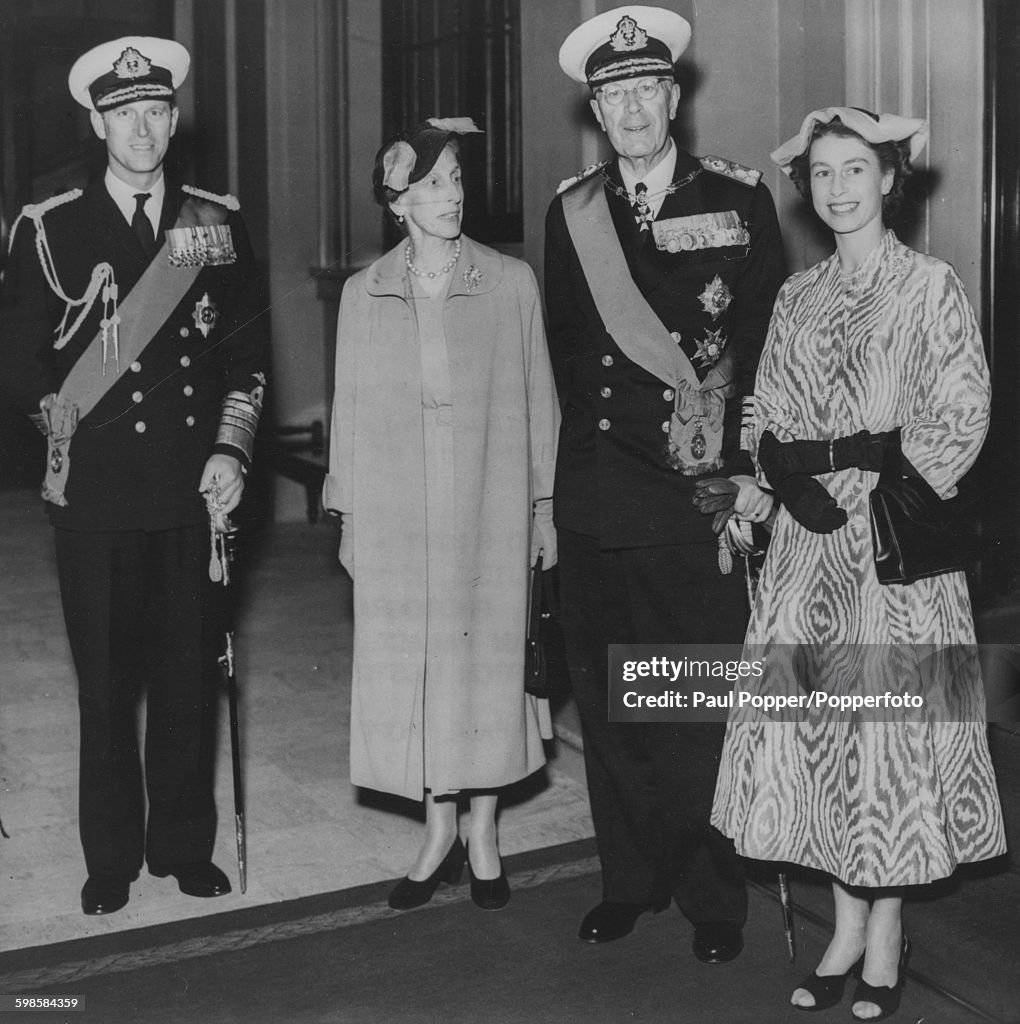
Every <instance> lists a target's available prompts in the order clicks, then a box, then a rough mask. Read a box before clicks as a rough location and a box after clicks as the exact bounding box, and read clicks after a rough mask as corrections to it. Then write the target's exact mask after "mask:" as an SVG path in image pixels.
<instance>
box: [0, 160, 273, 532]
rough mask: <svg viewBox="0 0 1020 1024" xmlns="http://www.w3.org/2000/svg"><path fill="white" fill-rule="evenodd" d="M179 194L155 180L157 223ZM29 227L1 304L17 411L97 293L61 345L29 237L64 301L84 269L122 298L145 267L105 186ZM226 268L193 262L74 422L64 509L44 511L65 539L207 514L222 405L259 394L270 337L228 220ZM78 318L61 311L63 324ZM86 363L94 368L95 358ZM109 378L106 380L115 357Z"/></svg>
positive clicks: (99, 306)
mask: <svg viewBox="0 0 1020 1024" xmlns="http://www.w3.org/2000/svg"><path fill="white" fill-rule="evenodd" d="M187 198H188V197H187V195H186V194H185V193H184V192H183V191H181V190H180V189H178V188H175V187H173V185H172V184H171V183H170V182H169V181H167V184H166V194H165V198H164V204H163V209H162V212H161V216H160V231H159V232H158V233H157V237H158V238H162V233H163V231H164V230H166V229H168V228H171V227H173V225H174V222H175V220H176V218H177V216H178V213H179V210H180V208H181V205H182V202H183V201H184V200H185V199H187ZM39 222H40V223H41V228H40V227H39V226H37V225H36V224H33V222H32V220H30V219H29V218H28V217H25V218H23V219H22V220H21V221H20V223H19V224H18V226H17V228H16V230H15V234H14V237H13V240H12V248H11V254H10V260H9V262H8V266H7V269H6V274H5V281H4V287H3V289H2V293H0V295H2V298H0V315H2V319H0V353H2V356H0V359H2V362H0V365H2V367H3V375H4V377H5V378H6V381H5V387H6V388H7V390H9V392H10V393H11V394H12V396H13V398H14V400H15V401H16V402H17V404H18V405H19V406H20V407H21V408H22V409H23V410H24V411H25V412H26V413H28V414H33V413H38V412H39V401H40V399H41V398H43V396H45V395H47V394H50V393H51V392H56V391H57V390H58V388H59V387H60V385H61V383H62V381H63V380H64V378H65V377H66V376H67V374H68V372H69V371H70V369H71V367H72V366H73V365H74V364H75V363H76V362H77V360H78V359H79V357H81V356H82V353H83V352H84V350H85V349H86V348H87V347H88V345H89V343H90V342H91V340H92V339H93V337H94V336H95V335H96V333H97V331H98V330H99V324H100V320H101V318H102V317H103V316H104V303H103V301H102V298H101V297H100V298H99V299H98V300H97V301H96V302H95V303H94V305H93V307H92V309H91V311H90V313H89V314H88V316H87V317H86V319H85V320H84V322H83V323H82V324H81V326H80V327H79V328H78V329H77V331H76V332H75V333H74V335H73V337H71V338H70V340H69V341H68V342H67V344H66V345H64V346H63V347H62V348H60V349H59V350H57V349H55V348H54V339H55V336H56V333H55V332H56V331H57V329H58V326H59V325H60V323H61V319H62V318H63V317H64V315H65V311H66V309H67V306H66V304H65V302H64V300H63V299H62V298H61V297H60V296H58V295H57V294H55V292H54V290H53V288H52V287H51V286H50V284H49V283H48V281H47V280H46V276H45V274H44V271H43V267H42V264H41V260H40V251H39V248H38V236H39V233H40V231H42V232H43V233H44V235H45V242H46V248H47V249H48V251H49V253H50V254H51V257H52V263H53V275H54V277H55V278H56V281H57V282H58V283H59V286H60V288H61V289H62V290H63V292H64V294H65V295H67V296H70V297H73V298H78V297H80V296H82V295H83V293H84V292H85V291H86V289H87V287H88V285H89V281H90V277H91V274H92V271H93V268H94V267H95V266H96V265H97V264H98V263H100V262H104V261H105V262H107V263H109V264H110V265H111V267H112V269H113V275H114V279H115V281H116V283H117V286H118V289H119V296H120V301H121V302H122V303H123V301H124V299H125V297H126V296H127V294H128V292H129V291H130V290H131V288H132V287H133V286H134V285H135V283H136V282H137V281H138V279H139V277H140V276H141V275H142V273H143V271H144V270H145V269H146V267H147V266H148V264H149V262H150V258H149V257H148V256H146V254H145V252H144V250H143V248H142V246H141V243H140V242H139V241H138V239H137V238H136V236H135V234H134V232H133V231H132V229H131V226H130V225H129V224H128V222H127V220H126V219H125V218H124V216H123V215H122V214H121V212H120V211H119V209H118V208H117V206H116V204H115V203H114V201H113V199H112V198H111V197H110V194H109V192H108V191H107V189H106V187H105V184H104V182H103V180H102V179H101V178H100V179H99V180H96V181H95V182H93V183H92V184H91V185H90V186H89V187H88V188H87V189H86V190H85V191H84V192H83V193H82V194H81V195H80V196H79V197H77V198H70V199H68V201H66V202H61V203H59V204H57V205H54V206H52V208H50V209H47V210H46V211H45V212H44V213H42V215H41V217H39ZM226 223H227V224H228V225H229V227H230V231H231V235H232V238H233V243H234V249H235V251H236V257H237V258H236V261H235V262H234V263H231V264H224V265H220V266H205V267H203V268H202V269H201V271H200V272H199V274H198V276H197V277H196V279H195V281H194V282H193V284H192V285H191V287H190V288H189V289H188V290H187V292H186V293H185V295H184V297H183V298H182V299H181V301H180V302H179V304H178V305H177V306H176V308H175V309H174V310H173V312H172V313H171V314H170V316H169V317H168V318H167V320H166V321H165V323H163V325H162V326H161V327H160V328H159V329H158V330H157V331H156V333H155V334H154V335H153V337H152V339H151V340H150V341H149V342H148V343H147V344H146V346H145V348H144V349H143V350H142V351H141V353H140V354H139V355H138V357H137V358H136V359H135V360H134V361H133V362H132V363H130V364H129V365H128V366H126V367H125V366H124V365H123V363H121V365H120V368H119V369H120V371H121V372H120V375H119V378H118V379H117V380H116V382H115V383H114V384H113V385H112V386H111V387H110V388H109V390H108V391H107V392H106V393H105V394H104V395H103V397H102V398H101V399H100V400H99V402H98V403H97V404H96V405H95V407H94V408H93V409H92V410H91V412H89V413H88V415H86V416H85V417H84V418H83V419H82V420H81V422H80V423H79V424H78V427H77V430H76V431H75V433H74V436H73V443H72V445H71V450H70V468H69V473H68V479H67V485H66V489H65V492H64V494H65V497H66V499H67V505H66V507H60V506H57V505H55V504H51V503H47V509H48V511H49V514H50V517H51V520H52V523H53V525H54V526H56V527H59V528H64V529H70V530H86V531H97V530H128V529H141V530H162V529H169V528H173V527H178V526H185V525H193V524H199V523H202V522H204V521H205V519H206V515H207V513H206V509H205V504H204V501H203V498H202V496H201V495H200V494H199V493H198V483H199V480H200V478H201V474H202V470H203V467H204V465H205V462H206V460H207V459H208V458H209V456H210V454H211V453H212V452H213V451H214V450H220V451H223V452H225V453H228V454H231V455H234V456H238V457H241V452H240V451H239V449H238V448H237V447H234V446H231V445H228V446H223V445H217V444H216V437H217V428H218V425H219V422H220V410H221V405H222V402H223V399H224V396H225V395H226V394H227V392H229V391H240V392H245V393H247V394H251V393H253V392H255V391H256V389H261V388H262V387H263V386H264V385H265V379H266V378H265V373H266V370H267V360H268V337H267V333H266V330H265V327H264V321H265V318H264V317H259V314H260V313H262V312H264V310H265V305H264V302H263V298H264V296H263V291H262V289H261V287H260V285H259V281H258V277H257V274H256V267H255V261H254V256H253V253H252V249H251V244H250V242H249V239H248V235H247V231H246V229H245V227H244V223H243V221H242V220H241V217H240V216H239V215H238V214H237V213H236V212H231V213H229V214H228V217H227V222H226ZM79 312H80V309H73V310H72V311H71V313H70V315H69V317H68V321H67V322H68V323H73V321H74V319H75V317H76V316H77V315H78V313H79ZM85 358H88V359H92V358H95V359H100V358H101V356H100V354H99V353H98V352H97V351H92V352H89V353H88V354H87V355H86V357H85ZM107 372H108V373H116V372H117V366H116V363H115V360H114V353H113V351H112V349H111V350H109V351H108V353H107Z"/></svg>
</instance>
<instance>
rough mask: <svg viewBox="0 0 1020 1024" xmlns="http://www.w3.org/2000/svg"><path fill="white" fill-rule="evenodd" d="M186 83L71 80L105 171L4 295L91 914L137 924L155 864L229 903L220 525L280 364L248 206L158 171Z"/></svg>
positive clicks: (9, 280) (128, 53) (181, 72)
mask: <svg viewBox="0 0 1020 1024" xmlns="http://www.w3.org/2000/svg"><path fill="white" fill-rule="evenodd" d="M188 65H189V56H188V53H187V51H186V50H185V49H184V47H182V46H181V45H180V44H178V43H176V42H173V41H171V40H165V39H154V38H145V37H129V38H124V39H117V40H115V41H113V42H108V43H105V44H103V45H101V46H98V47H96V48H95V49H92V50H90V51H89V52H88V53H86V54H84V55H83V56H82V57H81V58H80V59H79V60H78V61H77V62H76V63H75V64H74V66H73V67H72V69H71V72H70V76H69V79H68V84H69V87H70V89H71V93H72V94H73V96H74V97H75V99H76V100H78V102H80V103H81V104H82V105H83V106H85V107H86V108H87V109H88V110H89V115H90V117H91V121H92V127H93V129H94V130H95V133H96V135H97V136H98V137H99V138H100V139H102V140H103V141H104V142H105V144H106V153H107V167H106V173H105V176H104V177H102V178H100V179H97V180H96V181H94V182H93V183H92V184H90V185H89V187H88V188H86V189H85V191H84V192H82V191H81V190H79V189H74V190H73V191H71V192H67V193H64V194H63V195H59V196H56V197H54V198H52V199H48V200H46V201H44V202H42V203H39V204H37V205H34V206H27V207H25V209H24V210H23V211H22V215H21V217H20V218H19V221H18V222H17V224H16V226H15V228H14V231H13V234H12V243H11V254H10V261H9V264H8V267H7V272H6V279H5V282H4V287H3V290H2V293H0V316H2V320H0V338H2V362H3V366H4V374H5V377H6V382H5V383H6V386H7V388H8V389H9V390H10V391H11V392H12V395H13V397H14V399H15V400H16V401H17V402H18V403H19V404H20V405H21V406H22V407H23V408H24V409H25V411H26V412H28V413H29V414H30V415H31V417H32V418H33V420H34V421H35V422H36V423H37V425H38V426H39V428H40V429H41V430H42V431H43V433H44V434H45V435H46V436H47V439H48V451H47V464H46V477H45V481H44V484H43V497H44V498H45V499H46V507H47V511H48V512H49V516H50V520H51V523H52V525H53V527H54V528H55V537H56V553H57V567H58V573H59V578H60V593H61V599H62V603H63V609H64V620H65V624H66V627H67V634H68V638H69V640H70V646H71V653H72V656H73V658H74V664H75V668H76V670H77V675H78V706H79V712H80V730H81V745H80V776H79V827H80V834H81V841H82V846H83V848H84V852H85V863H86V867H87V870H88V880H87V881H86V883H85V885H84V888H83V889H82V893H81V906H82V910H83V911H84V912H85V913H86V914H109V913H112V912H114V911H116V910H119V909H120V908H121V907H123V906H124V905H125V904H126V903H127V901H128V897H129V892H130V888H129V887H130V883H131V882H132V881H133V880H134V879H136V878H137V877H138V872H139V870H140V868H141V866H142V863H143V862H146V863H147V864H148V869H149V871H150V872H151V873H152V874H153V875H156V876H158V877H166V876H173V877H174V878H175V879H176V881H177V884H178V886H179V888H180V890H181V891H182V892H184V893H187V894H189V895H191V896H200V897H212V896H220V895H222V894H224V893H227V892H229V891H230V883H229V882H228V880H227V877H226V875H224V874H223V872H222V871H220V869H219V868H217V867H216V866H215V865H214V864H213V863H212V859H211V858H212V850H213V840H214V836H215V830H216V808H215V805H214V801H213V739H214V728H213V726H214V713H215V707H216V702H215V685H216V678H217V670H216V658H217V653H218V650H217V644H218V642H219V640H220V639H221V638H222V634H219V635H217V633H216V631H215V630H214V628H213V625H212V619H213V618H214V617H213V616H212V615H211V612H212V610H213V608H212V604H211V602H212V601H213V600H214V597H215V593H214V588H213V586H212V584H211V582H210V579H209V577H210V574H211V571H212V570H213V568H214V567H213V565H211V563H210V559H211V557H212V556H213V555H214V554H215V548H216V545H214V544H213V543H212V539H211V531H210V523H212V525H213V528H214V529H225V528H226V526H227V523H226V518H225V517H226V516H227V514H228V513H229V512H230V511H231V510H232V509H233V508H234V507H235V506H236V505H237V503H238V502H239V501H240V498H241V493H242V491H243V489H244V474H245V472H246V470H247V467H248V466H249V464H250V460H251V455H252V442H253V438H254V434H255V429H256V426H257V424H258V418H259V413H260V410H261V407H262V400H263V391H264V387H265V382H266V378H265V371H266V363H267V355H268V348H267V338H266V335H265V331H264V329H263V326H262V320H260V319H259V318H258V314H259V313H260V312H261V311H262V309H263V308H264V307H263V305H262V302H261V295H260V291H261V290H260V287H259V285H258V283H257V277H256V273H255V264H254V257H253V255H252V252H251V246H250V243H249V241H248V236H247V233H246V231H245V228H244V225H243V223H242V221H241V219H240V217H239V216H238V214H237V209H238V205H237V201H236V200H235V199H234V198H233V197H231V196H218V195H214V194H212V193H210V192H205V191H203V190H200V189H196V188H193V187H190V186H187V185H184V186H175V185H173V184H171V183H170V182H169V181H168V180H167V179H166V177H165V176H164V173H163V161H164V158H165V156H166V152H167V147H168V144H169V142H170V138H171V136H172V135H173V134H174V132H175V130H176V128H177V120H178V110H177V107H176V104H175V90H176V89H177V88H178V87H179V86H180V84H181V82H182V81H183V80H184V78H185V76H186V74H187V71H188ZM143 688H144V690H145V692H146V695H147V715H146V723H145V757H144V768H143V766H142V763H141V758H140V756H139V743H138V736H137V729H136V724H135V712H136V706H137V703H138V697H139V693H140V691H141V690H142V689H143ZM146 805H147V807H148V813H147V816H146Z"/></svg>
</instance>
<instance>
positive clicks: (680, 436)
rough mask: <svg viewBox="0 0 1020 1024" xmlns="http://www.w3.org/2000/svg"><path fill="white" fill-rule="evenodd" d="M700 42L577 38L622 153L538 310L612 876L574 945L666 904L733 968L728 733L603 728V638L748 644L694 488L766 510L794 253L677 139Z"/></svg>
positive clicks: (579, 657)
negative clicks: (713, 822) (765, 392)
mask: <svg viewBox="0 0 1020 1024" xmlns="http://www.w3.org/2000/svg"><path fill="white" fill-rule="evenodd" d="M690 31H691V30H690V26H689V25H688V23H687V22H686V21H685V20H684V19H683V18H681V17H680V16H679V15H677V14H674V13H672V12H670V11H666V10H663V9H660V8H654V7H637V6H635V7H621V8H618V9H616V10H612V11H608V12H605V13H603V14H600V15H598V16H596V17H594V18H592V19H591V20H589V21H587V22H585V23H584V24H583V25H581V26H580V27H579V28H577V29H575V30H574V31H573V32H572V33H571V34H570V35H569V36H568V37H567V39H566V41H565V42H564V43H563V46H562V48H561V50H560V55H559V59H560V66H561V67H562V68H563V70H564V71H565V72H566V73H567V74H568V75H569V76H570V77H571V78H573V79H574V80H576V81H578V82H582V83H585V84H587V85H588V87H589V88H590V89H591V93H592V96H591V107H592V110H593V111H594V113H595V117H596V119H597V121H598V123H599V125H600V126H601V128H602V129H603V131H605V132H606V134H607V135H608V137H609V141H610V142H611V143H612V145H613V148H614V150H615V151H616V158H615V159H614V160H612V161H610V162H608V163H606V164H602V165H598V166H595V167H592V168H588V169H587V170H586V171H583V172H582V173H581V174H580V175H578V176H577V177H576V178H574V179H570V180H568V181H566V182H564V183H563V184H562V185H561V186H560V191H559V194H558V195H557V196H556V198H555V199H554V200H553V202H552V204H551V206H550V208H549V213H548V217H547V221H546V254H545V274H546V278H545V297H546V304H547V309H548V318H549V342H550V348H551V351H552V355H553V365H554V368H555V370H556V374H557V384H558V387H559V391H560V398H561V403H562V406H563V422H562V427H561V431H560V443H559V451H558V454H557V464H556V487H555V498H554V508H555V510H556V513H555V516H556V518H555V522H556V526H557V530H558V536H559V545H560V584H561V588H562V594H561V598H562V619H563V627H564V632H565V637H566V644H567V656H568V660H569V664H570V671H571V679H572V683H573V686H574V693H575V696H576V699H577V704H578V708H579V711H580V715H581V725H582V734H583V741H584V756H585V765H586V771H587V778H588V789H589V797H590V800H591V807H592V817H593V820H594V824H595V832H596V838H597V841H598V848H599V856H600V860H601V866H602V879H603V900H602V902H601V903H599V904H598V906H596V907H595V908H594V909H593V910H592V911H591V912H590V913H589V914H588V915H587V916H586V917H585V919H584V921H583V922H582V924H581V929H580V937H581V938H582V939H584V940H586V941H588V942H609V941H612V940H614V939H618V938H621V937H622V936H624V935H627V934H628V933H629V932H630V931H631V930H632V929H633V927H634V924H635V922H636V920H637V918H638V917H639V916H640V915H641V914H642V913H643V912H645V911H647V910H661V909H664V908H665V907H666V906H668V903H669V901H670V899H671V898H673V899H675V900H676V902H677V904H678V906H679V907H680V909H681V911H682V912H683V913H684V914H685V915H686V916H687V917H688V919H689V920H690V921H691V922H692V923H693V924H694V926H695V932H694V944H693V948H694V953H695V955H696V956H697V957H698V958H699V959H700V960H702V961H704V962H708V963H721V962H724V961H727V960H731V959H733V958H734V957H736V956H737V955H738V954H739V953H740V950H741V948H742V946H743V938H742V928H743V924H744V921H745V919H746V910H747V897H746V891H745V887H744V880H743V874H742V871H741V868H740V865H739V862H738V860H737V857H736V855H735V853H734V849H733V845H732V843H731V842H730V841H729V840H727V839H725V838H724V837H723V836H722V835H721V834H720V833H718V832H717V831H715V830H714V829H713V828H711V826H710V825H709V815H710V811H711V805H712V794H713V790H714V785H715V776H716V773H717V769H718V764H719V754H720V749H721V745H722V736H723V730H724V727H723V726H722V725H721V724H702V723H673V722H666V721H662V722H654V723H613V722H609V721H608V720H607V719H608V713H607V708H608V699H607V685H608V681H607V653H608V652H607V645H608V644H611V643H651V644H655V643H735V644H739V643H740V642H741V641H742V640H743V636H744V629H745V626H746V621H747V613H748V609H747V599H746V596H745V594H744V584H743V581H742V580H741V578H740V577H739V574H731V575H723V574H722V573H721V572H720V559H719V556H718V546H717V542H716V538H715V537H714V535H713V533H712V527H711V520H710V519H709V518H707V517H705V516H702V515H701V513H699V511H698V510H697V509H696V508H695V506H694V505H693V504H692V499H693V496H694V493H695V481H697V479H698V478H699V476H700V477H703V476H704V475H705V474H708V475H710V476H714V477H719V476H728V477H730V478H732V480H733V481H734V483H735V484H736V485H737V487H738V492H737V496H736V503H735V511H736V512H737V514H738V515H740V516H742V517H744V518H745V519H748V520H751V521H756V520H764V518H765V517H766V516H767V514H768V512H769V510H770V508H771V503H772V499H771V497H770V496H769V495H767V494H765V493H763V492H762V491H760V490H759V489H758V487H757V486H756V484H755V482H754V478H753V476H752V472H753V471H752V467H751V464H750V461H749V459H748V456H747V455H746V453H743V452H742V451H741V450H740V425H741V402H742V398H744V397H745V396H750V395H751V394H752V392H753V385H754V375H755V371H756V368H757V362H758V356H759V352H760V350H761V347H762V345H763V343H764V340H765V334H766V329H767V327H768V322H769V315H770V313H771V311H772V304H773V301H774V299H775V296H776V293H777V291H778V289H779V286H780V284H781V283H782V281H783V278H784V257H783V250H782V243H781V238H780V233H779V226H778V223H777V219H776V213H775V208H774V205H773V202H772V198H771V196H770V194H769V192H768V190H767V188H766V187H765V186H764V185H763V184H761V183H760V181H759V177H760V175H759V173H758V172H757V171H753V170H751V169H749V168H745V167H742V166H740V165H738V164H735V163H733V162H732V161H729V160H724V159H720V158H717V157H709V158H703V159H700V160H699V159H698V158H696V157H693V156H690V155H689V154H687V153H685V152H683V151H681V150H680V149H678V147H677V146H676V145H675V143H674V142H673V140H672V139H671V138H670V134H669V125H670V122H671V121H672V119H673V117H674V116H675V114H676V110H677V103H678V102H679V98H680V90H679V87H678V86H677V85H676V84H675V81H674V71H673V68H674V63H675V61H676V59H677V57H678V56H679V55H680V53H682V52H683V50H684V48H685V47H686V45H687V43H688V41H689V39H690Z"/></svg>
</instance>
